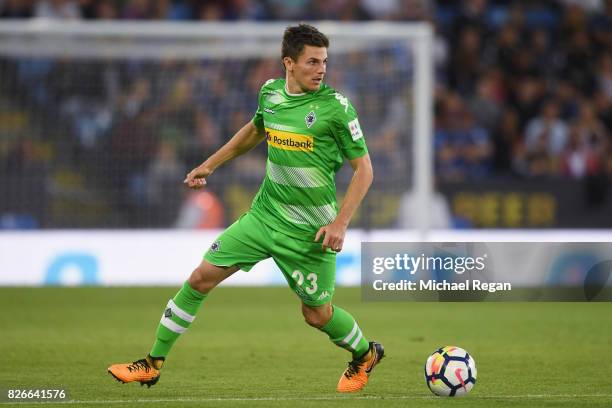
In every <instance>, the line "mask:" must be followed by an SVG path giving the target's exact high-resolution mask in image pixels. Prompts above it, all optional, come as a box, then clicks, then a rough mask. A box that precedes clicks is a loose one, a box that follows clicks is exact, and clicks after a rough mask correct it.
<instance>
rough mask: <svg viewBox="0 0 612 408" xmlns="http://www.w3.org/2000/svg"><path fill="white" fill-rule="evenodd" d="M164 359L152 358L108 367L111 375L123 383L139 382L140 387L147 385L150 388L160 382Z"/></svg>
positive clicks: (148, 357)
mask: <svg viewBox="0 0 612 408" xmlns="http://www.w3.org/2000/svg"><path fill="white" fill-rule="evenodd" d="M162 364H163V359H153V358H151V357H150V356H147V357H146V358H143V359H141V360H137V361H134V362H133V363H130V364H128V363H126V364H113V365H112V366H110V367H108V372H109V374H110V375H112V376H113V377H115V379H116V380H117V381H119V382H122V383H124V384H125V383H129V382H134V381H138V382H139V383H140V385H145V384H146V385H147V386H148V387H149V388H150V387H151V386H152V385H155V384H156V383H157V381H159V376H160V372H159V370H160V369H161V366H162Z"/></svg>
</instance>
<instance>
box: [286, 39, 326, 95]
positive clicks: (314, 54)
mask: <svg viewBox="0 0 612 408" xmlns="http://www.w3.org/2000/svg"><path fill="white" fill-rule="evenodd" d="M285 67H286V68H287V73H288V74H289V76H290V77H291V78H292V79H293V81H292V82H293V84H294V85H296V86H297V87H299V89H300V90H301V92H308V91H317V90H318V89H319V87H320V86H321V83H322V82H323V78H324V77H325V71H326V69H327V48H325V47H313V46H311V45H306V46H304V51H303V52H302V54H300V56H299V57H298V59H297V61H294V60H292V59H291V58H285Z"/></svg>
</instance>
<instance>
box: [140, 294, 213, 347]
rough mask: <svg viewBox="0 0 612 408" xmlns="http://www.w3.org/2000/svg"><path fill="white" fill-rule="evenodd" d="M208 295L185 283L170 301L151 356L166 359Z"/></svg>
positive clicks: (160, 324) (161, 321) (158, 329)
mask: <svg viewBox="0 0 612 408" xmlns="http://www.w3.org/2000/svg"><path fill="white" fill-rule="evenodd" d="M206 296H207V295H205V294H203V293H200V292H198V291H197V290H195V289H193V288H192V287H191V286H189V283H188V282H185V284H184V285H183V287H182V288H181V290H179V291H178V292H177V294H176V295H175V296H174V298H173V299H171V300H169V301H168V305H167V306H166V309H165V310H164V314H163V315H162V318H161V320H160V322H159V326H157V333H156V336H157V338H156V340H155V343H154V344H153V348H152V349H151V352H150V353H149V355H150V356H151V357H153V358H159V357H164V358H165V357H166V356H167V355H168V352H170V349H171V348H172V346H173V345H174V342H175V341H176V339H178V337H179V336H180V335H181V334H183V333H185V331H187V328H188V327H189V325H190V324H191V322H193V320H194V319H195V315H196V313H197V312H198V309H199V308H200V305H201V304H202V301H203V300H204V299H205V298H206Z"/></svg>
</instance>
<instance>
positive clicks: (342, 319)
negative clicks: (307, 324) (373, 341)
mask: <svg viewBox="0 0 612 408" xmlns="http://www.w3.org/2000/svg"><path fill="white" fill-rule="evenodd" d="M321 330H322V331H324V332H325V333H327V335H328V336H329V339H330V340H331V341H332V342H334V344H336V345H337V346H339V347H342V348H343V349H346V350H348V351H350V352H351V353H353V358H359V357H361V356H363V355H364V354H365V353H367V352H368V349H369V347H370V344H369V343H368V340H366V338H365V337H364V336H363V333H361V329H360V328H359V326H358V325H357V322H356V321H355V319H354V318H353V316H351V315H350V313H348V312H347V311H346V310H344V309H341V308H339V307H338V306H333V311H332V317H331V319H329V322H327V324H326V325H325V326H323V327H322V328H321Z"/></svg>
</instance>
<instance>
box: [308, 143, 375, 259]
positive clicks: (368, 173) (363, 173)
mask: <svg viewBox="0 0 612 408" xmlns="http://www.w3.org/2000/svg"><path fill="white" fill-rule="evenodd" d="M349 163H350V164H351V167H352V168H353V172H354V173H353V178H352V179H351V182H350V183H349V186H348V190H347V191H346V195H345V196H344V200H343V201H342V205H341V206H340V211H338V215H337V216H336V219H335V220H334V221H333V222H332V223H331V224H328V225H325V226H323V227H321V228H320V229H319V231H318V232H317V235H316V237H315V241H316V242H318V241H319V239H320V237H321V236H322V235H323V236H324V239H323V244H322V245H323V251H325V250H326V249H327V248H331V249H332V250H333V251H336V252H339V251H341V250H342V246H343V245H344V236H345V235H346V229H347V228H348V225H349V223H350V222H351V219H352V218H353V215H354V214H355V211H356V210H357V208H358V207H359V204H361V201H362V200H363V197H365V195H366V193H367V192H368V189H369V188H370V185H371V184H372V180H373V179H374V172H373V170H372V162H371V161H370V155H369V154H368V153H367V152H366V153H365V154H364V155H363V156H361V157H357V158H354V159H351V160H349Z"/></svg>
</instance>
